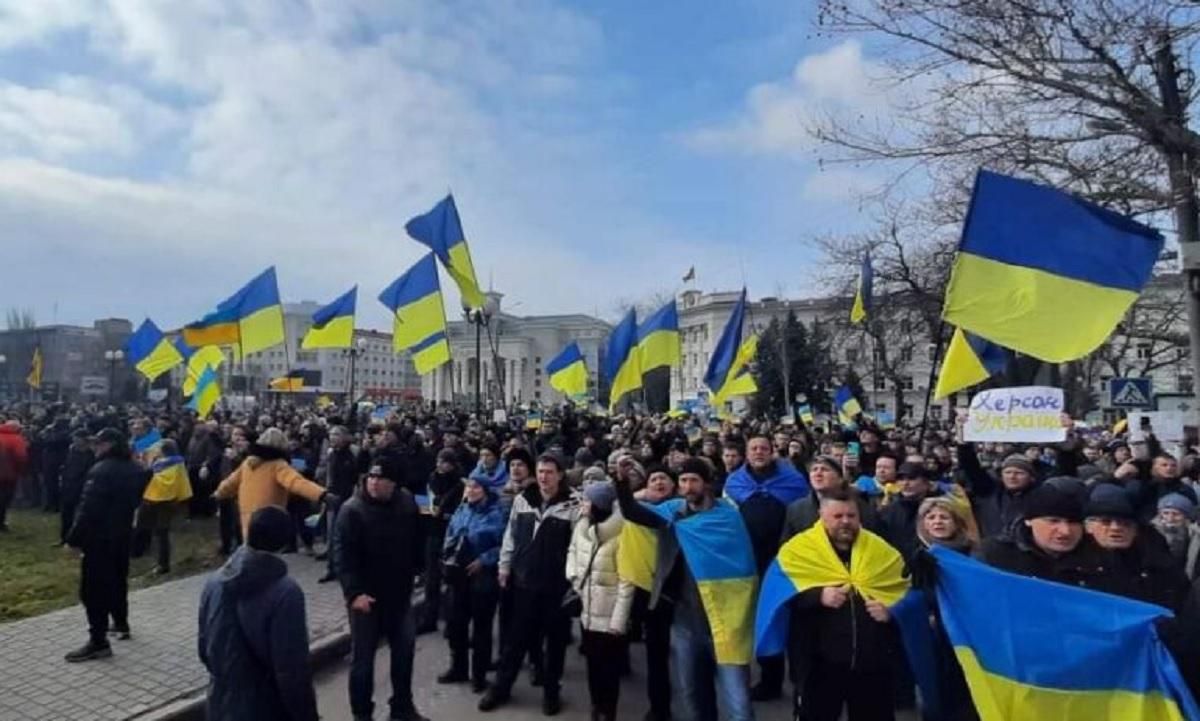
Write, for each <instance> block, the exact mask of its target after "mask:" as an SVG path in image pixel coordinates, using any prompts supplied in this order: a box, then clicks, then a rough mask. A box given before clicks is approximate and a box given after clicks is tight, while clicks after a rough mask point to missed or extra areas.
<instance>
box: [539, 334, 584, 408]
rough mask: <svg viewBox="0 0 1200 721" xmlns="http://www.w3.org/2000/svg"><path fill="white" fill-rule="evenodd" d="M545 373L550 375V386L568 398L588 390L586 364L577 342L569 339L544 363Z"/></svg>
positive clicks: (575, 396)
mask: <svg viewBox="0 0 1200 721" xmlns="http://www.w3.org/2000/svg"><path fill="white" fill-rule="evenodd" d="M546 375H548V376H550V387H551V388H553V389H555V390H557V391H558V392H559V393H562V394H563V395H565V396H566V397H568V398H579V397H581V396H586V395H587V392H588V372H587V365H586V364H585V363H584V362H583V353H582V352H580V350H579V344H578V343H576V342H575V341H571V343H570V345H568V346H567V347H566V348H564V349H563V351H562V352H561V353H559V354H558V355H556V356H554V358H552V359H550V362H549V363H547V364H546Z"/></svg>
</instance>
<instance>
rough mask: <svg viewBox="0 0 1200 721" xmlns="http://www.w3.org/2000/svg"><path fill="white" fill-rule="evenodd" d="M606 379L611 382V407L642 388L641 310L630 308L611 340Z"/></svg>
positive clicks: (609, 394) (605, 360) (605, 371)
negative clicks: (639, 325)
mask: <svg viewBox="0 0 1200 721" xmlns="http://www.w3.org/2000/svg"><path fill="white" fill-rule="evenodd" d="M604 378H605V379H606V380H607V381H608V408H609V410H610V411H611V410H612V409H614V408H616V407H617V402H618V401H620V400H621V397H622V396H624V395H625V394H626V393H629V392H630V391H635V390H637V389H638V388H641V387H642V364H641V355H640V354H639V353H638V351H637V311H636V310H634V309H632V308H630V310H629V312H628V313H626V314H625V317H624V318H622V319H621V322H620V323H618V324H617V327H616V328H613V332H612V334H611V335H610V336H609V337H608V346H607V348H606V350H605V353H604Z"/></svg>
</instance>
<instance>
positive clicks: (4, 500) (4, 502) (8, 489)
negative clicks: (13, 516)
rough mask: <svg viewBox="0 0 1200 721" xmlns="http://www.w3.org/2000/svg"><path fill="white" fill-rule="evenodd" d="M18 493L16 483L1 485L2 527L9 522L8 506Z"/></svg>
mask: <svg viewBox="0 0 1200 721" xmlns="http://www.w3.org/2000/svg"><path fill="white" fill-rule="evenodd" d="M16 495H17V487H16V485H12V486H7V485H0V527H3V526H6V525H7V524H8V507H9V506H10V505H12V501H13V497H14V496H16Z"/></svg>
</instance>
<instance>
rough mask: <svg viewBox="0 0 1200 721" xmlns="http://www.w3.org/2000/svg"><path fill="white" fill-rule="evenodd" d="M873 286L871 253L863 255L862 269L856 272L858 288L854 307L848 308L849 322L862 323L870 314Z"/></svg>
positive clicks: (873, 271)
mask: <svg viewBox="0 0 1200 721" xmlns="http://www.w3.org/2000/svg"><path fill="white" fill-rule="evenodd" d="M874 285H875V270H874V269H873V268H872V267H871V251H869V250H868V251H867V252H866V253H865V254H863V260H862V268H860V269H859V271H858V286H857V288H855V291H854V305H853V306H852V307H851V308H850V322H851V323H862V322H863V321H864V320H866V319H867V315H868V314H869V313H870V312H871V292H872V290H873V286H874Z"/></svg>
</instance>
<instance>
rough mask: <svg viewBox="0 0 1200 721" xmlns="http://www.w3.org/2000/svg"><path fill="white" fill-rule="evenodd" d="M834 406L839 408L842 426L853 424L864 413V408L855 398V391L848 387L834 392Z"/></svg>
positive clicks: (843, 386) (839, 419) (841, 387)
mask: <svg viewBox="0 0 1200 721" xmlns="http://www.w3.org/2000/svg"><path fill="white" fill-rule="evenodd" d="M833 405H834V407H836V408H837V413H838V423H841V424H842V425H848V424H850V423H853V422H854V417H855V416H857V415H858V414H859V413H862V406H861V405H860V404H859V402H858V399H857V398H855V397H854V391H852V390H850V386H847V385H842V386H838V389H837V390H836V391H834V392H833Z"/></svg>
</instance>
